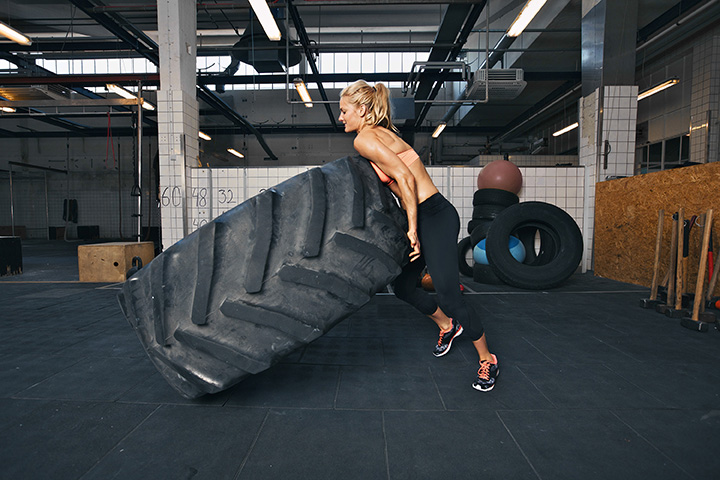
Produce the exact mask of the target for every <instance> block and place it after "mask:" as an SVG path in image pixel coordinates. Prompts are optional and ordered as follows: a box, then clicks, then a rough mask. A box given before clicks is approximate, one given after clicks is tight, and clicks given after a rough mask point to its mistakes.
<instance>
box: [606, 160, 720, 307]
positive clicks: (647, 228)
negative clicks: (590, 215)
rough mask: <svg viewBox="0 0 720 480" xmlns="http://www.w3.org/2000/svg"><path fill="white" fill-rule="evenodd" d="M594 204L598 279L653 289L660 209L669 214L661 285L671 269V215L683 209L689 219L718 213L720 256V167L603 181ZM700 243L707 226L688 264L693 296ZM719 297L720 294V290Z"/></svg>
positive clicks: (697, 233) (697, 234)
mask: <svg viewBox="0 0 720 480" xmlns="http://www.w3.org/2000/svg"><path fill="white" fill-rule="evenodd" d="M595 201H596V203H595V252H594V253H595V255H594V258H595V274H596V275H598V276H601V277H605V278H610V279H613V280H619V281H622V282H628V283H633V284H636V285H643V286H646V287H650V285H651V283H652V274H653V261H654V258H655V238H656V235H657V221H658V210H660V209H664V210H665V220H664V231H663V241H662V249H661V256H660V265H661V268H660V274H661V280H662V277H663V276H664V275H665V274H666V272H667V270H668V265H669V258H670V234H671V227H672V223H673V222H672V214H673V213H674V212H676V211H678V209H680V208H681V207H682V208H683V209H684V211H685V218H690V217H691V216H692V215H698V216H700V215H702V214H704V213H705V212H706V211H707V210H708V209H709V208H712V209H713V222H712V223H713V237H714V253H715V257H717V256H718V255H720V252H719V251H720V220H719V219H720V162H713V163H708V164H703V165H696V166H692V167H684V168H678V169H673V170H666V171H663V172H656V173H649V174H646V175H638V176H635V177H630V178H622V179H617V180H609V181H605V182H600V183H598V184H597V185H596V199H595ZM698 220H700V219H698ZM701 243H702V227H701V226H699V225H695V227H693V229H692V230H691V234H690V241H689V247H690V248H689V257H688V259H687V264H688V287H687V289H688V291H690V292H694V291H695V283H696V282H697V272H698V264H699V261H700V250H701V248H700V245H701ZM706 270H707V269H706ZM706 276H707V273H706ZM706 281H707V280H706ZM718 283H720V282H718ZM706 285H707V284H706ZM714 295H720V285H718V286H716V287H715V290H714Z"/></svg>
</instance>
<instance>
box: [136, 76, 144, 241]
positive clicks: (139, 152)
mask: <svg viewBox="0 0 720 480" xmlns="http://www.w3.org/2000/svg"><path fill="white" fill-rule="evenodd" d="M137 97H138V121H137V142H138V143H137V162H138V197H137V213H138V216H137V219H138V220H137V241H138V242H140V240H141V239H142V232H141V230H142V131H143V127H142V82H140V81H139V82H138V92H137Z"/></svg>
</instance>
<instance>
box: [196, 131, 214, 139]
mask: <svg viewBox="0 0 720 480" xmlns="http://www.w3.org/2000/svg"><path fill="white" fill-rule="evenodd" d="M198 137H200V138H202V139H203V140H212V137H211V136H210V135H208V134H207V133H203V132H201V131H199V130H198Z"/></svg>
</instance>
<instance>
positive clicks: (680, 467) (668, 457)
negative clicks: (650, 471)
mask: <svg viewBox="0 0 720 480" xmlns="http://www.w3.org/2000/svg"><path fill="white" fill-rule="evenodd" d="M608 412H609V413H610V414H611V415H612V416H614V417H615V418H617V419H618V421H619V422H620V423H622V424H623V425H625V426H626V427H627V428H629V429H630V430H631V431H632V432H633V433H634V434H635V435H637V436H638V438H641V439H642V440H643V441H644V442H645V443H647V444H648V445H649V446H650V447H651V448H652V449H653V450H655V451H656V452H658V453H659V454H660V455H662V456H663V457H665V459H666V460H667V461H668V462H670V463H671V464H673V465H675V467H677V469H678V470H680V471H681V472H683V473H684V474H685V475H687V476H688V477H689V478H693V479H694V478H695V476H694V475H692V474H691V473H690V472H688V471H687V470H685V469H684V468H683V467H682V466H680V465H679V464H678V463H676V462H675V461H674V460H673V459H672V458H670V456H668V455H667V454H666V453H665V452H663V451H662V450H661V449H660V448H659V447H658V446H657V445H655V444H654V443H653V442H651V441H650V440H649V439H648V438H646V437H645V436H644V435H642V434H641V433H640V432H638V431H637V430H635V428H633V426H632V425H630V424H629V423H627V422H626V421H624V420H623V419H622V418H620V416H619V415H618V414H617V413H615V410H613V409H608Z"/></svg>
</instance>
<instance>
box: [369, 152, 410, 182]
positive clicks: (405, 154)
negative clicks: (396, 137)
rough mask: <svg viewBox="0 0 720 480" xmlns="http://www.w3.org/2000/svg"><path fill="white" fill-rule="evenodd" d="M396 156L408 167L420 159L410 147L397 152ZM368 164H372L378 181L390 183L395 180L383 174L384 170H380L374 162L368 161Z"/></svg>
mask: <svg viewBox="0 0 720 480" xmlns="http://www.w3.org/2000/svg"><path fill="white" fill-rule="evenodd" d="M397 156H398V158H399V159H400V160H402V162H403V163H404V164H405V165H407V166H408V167H409V166H410V165H412V164H413V163H415V161H417V160H419V159H420V157H419V156H418V154H417V153H415V150H413V149H412V148H409V149H407V150H405V151H404V152H400V153H398V154H397ZM370 165H372V167H373V169H374V170H375V173H377V176H378V177H379V178H380V181H381V182H383V183H384V184H385V185H390V184H391V183H393V182H394V181H395V180H393V179H392V178H390V177H388V176H387V175H386V174H385V172H383V171H382V170H380V167H378V166H377V165H375V162H370Z"/></svg>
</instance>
